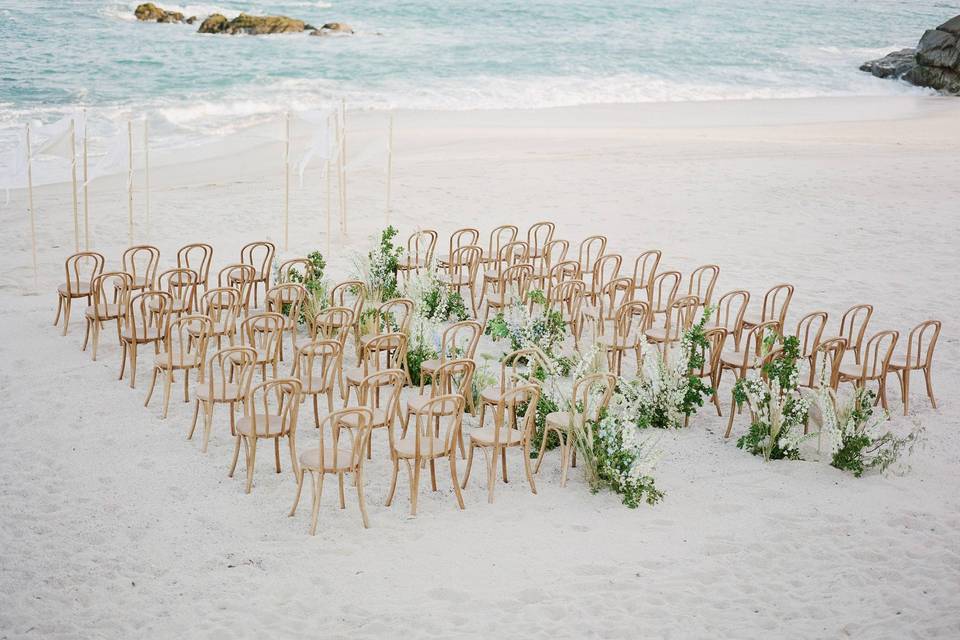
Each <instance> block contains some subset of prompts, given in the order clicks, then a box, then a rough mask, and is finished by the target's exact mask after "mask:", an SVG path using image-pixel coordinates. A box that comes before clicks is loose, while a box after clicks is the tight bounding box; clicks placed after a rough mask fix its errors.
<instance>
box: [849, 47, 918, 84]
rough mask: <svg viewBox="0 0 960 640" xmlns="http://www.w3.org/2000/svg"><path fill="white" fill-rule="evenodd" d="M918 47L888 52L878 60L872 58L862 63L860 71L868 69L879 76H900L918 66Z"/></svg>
mask: <svg viewBox="0 0 960 640" xmlns="http://www.w3.org/2000/svg"><path fill="white" fill-rule="evenodd" d="M916 52H917V50H916V49H901V50H900V51H894V52H893V53H888V54H887V55H885V56H883V57H882V58H880V59H878V60H870V61H869V62H864V63H863V64H862V65H860V71H867V72H869V73H872V74H873V75H875V76H877V77H878V78H900V77H901V76H903V75H904V74H905V73H907V72H908V71H910V69H913V68H914V67H915V66H917V61H916V57H915V56H916Z"/></svg>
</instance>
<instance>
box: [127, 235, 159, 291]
mask: <svg viewBox="0 0 960 640" xmlns="http://www.w3.org/2000/svg"><path fill="white" fill-rule="evenodd" d="M120 264H121V265H122V268H123V270H124V271H126V272H127V273H129V274H130V275H131V276H133V286H134V287H138V288H142V287H147V288H150V287H152V286H153V282H154V280H156V279H157V268H158V267H159V266H160V250H159V249H157V248H156V247H154V246H152V245H149V244H140V245H136V246H133V247H130V248H128V249H126V250H125V251H124V252H123V255H122V256H121V258H120Z"/></svg>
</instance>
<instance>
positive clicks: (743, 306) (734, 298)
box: [707, 289, 750, 334]
mask: <svg viewBox="0 0 960 640" xmlns="http://www.w3.org/2000/svg"><path fill="white" fill-rule="evenodd" d="M749 304H750V292H749V291H745V290H744V289H734V290H733V291H728V292H726V293H725V294H723V295H722V296H720V299H719V300H717V308H716V309H714V310H713V314H712V315H711V317H710V320H708V321H707V326H714V327H726V328H727V330H728V331H730V332H731V333H734V334H739V333H740V328H741V327H742V326H743V316H744V314H745V313H746V311H747V306H748V305H749Z"/></svg>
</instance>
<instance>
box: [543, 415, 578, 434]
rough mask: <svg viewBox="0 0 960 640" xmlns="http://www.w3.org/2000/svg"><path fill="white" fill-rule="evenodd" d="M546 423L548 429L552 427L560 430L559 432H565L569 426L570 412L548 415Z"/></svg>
mask: <svg viewBox="0 0 960 640" xmlns="http://www.w3.org/2000/svg"><path fill="white" fill-rule="evenodd" d="M574 419H575V418H574ZM546 422H547V426H548V427H554V428H556V429H560V430H561V431H564V432H566V431H567V430H568V429H569V428H570V426H571V423H570V412H569V411H554V412H553V413H548V414H547V418H546Z"/></svg>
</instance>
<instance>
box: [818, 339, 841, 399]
mask: <svg viewBox="0 0 960 640" xmlns="http://www.w3.org/2000/svg"><path fill="white" fill-rule="evenodd" d="M817 351H818V352H819V353H821V354H823V360H822V362H823V365H822V366H827V367H829V372H830V378H829V380H828V385H829V386H830V388H831V389H833V390H834V391H836V390H837V387H838V386H840V363H841V362H843V354H844V353H845V352H846V351H847V339H846V338H828V339H826V340H824V341H823V342H821V343H820V344H819V345H818V346H817ZM816 375H819V371H818V372H817V373H816Z"/></svg>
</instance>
